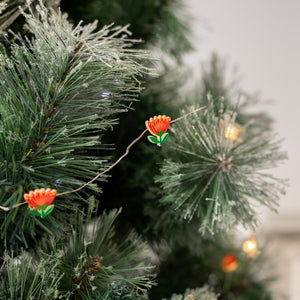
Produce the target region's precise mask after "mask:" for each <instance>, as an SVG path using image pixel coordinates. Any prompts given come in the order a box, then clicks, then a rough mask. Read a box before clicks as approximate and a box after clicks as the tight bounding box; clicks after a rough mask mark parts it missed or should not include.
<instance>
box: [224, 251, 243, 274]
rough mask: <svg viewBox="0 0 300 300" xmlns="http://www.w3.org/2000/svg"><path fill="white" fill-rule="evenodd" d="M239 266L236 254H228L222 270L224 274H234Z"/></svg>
mask: <svg viewBox="0 0 300 300" xmlns="http://www.w3.org/2000/svg"><path fill="white" fill-rule="evenodd" d="M238 266H239V264H238V262H237V258H236V256H235V255H234V254H231V253H230V254H227V255H226V256H225V257H224V258H223V260H222V270H223V271H224V272H233V271H235V270H236V269H237V267H238Z"/></svg>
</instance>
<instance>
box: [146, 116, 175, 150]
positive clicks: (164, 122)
mask: <svg viewBox="0 0 300 300" xmlns="http://www.w3.org/2000/svg"><path fill="white" fill-rule="evenodd" d="M170 123H171V118H170V117H167V116H165V115H163V116H161V115H158V116H154V117H153V118H150V119H149V121H148V120H147V121H146V122H145V125H146V127H147V129H148V131H149V132H150V133H151V134H152V136H148V140H149V141H150V142H151V143H154V144H157V145H158V146H161V145H162V144H163V143H165V142H166V141H167V139H168V137H169V133H167V130H168V128H169V126H170Z"/></svg>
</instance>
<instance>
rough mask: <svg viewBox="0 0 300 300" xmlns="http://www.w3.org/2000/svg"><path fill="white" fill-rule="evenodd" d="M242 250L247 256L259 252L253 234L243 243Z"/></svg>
mask: <svg viewBox="0 0 300 300" xmlns="http://www.w3.org/2000/svg"><path fill="white" fill-rule="evenodd" d="M243 251H244V252H245V253H246V254H247V256H248V257H253V256H254V255H255V254H258V253H259V252H258V250H257V242H256V239H255V236H254V235H253V234H252V235H251V236H250V239H249V240H247V241H245V242H244V243H243Z"/></svg>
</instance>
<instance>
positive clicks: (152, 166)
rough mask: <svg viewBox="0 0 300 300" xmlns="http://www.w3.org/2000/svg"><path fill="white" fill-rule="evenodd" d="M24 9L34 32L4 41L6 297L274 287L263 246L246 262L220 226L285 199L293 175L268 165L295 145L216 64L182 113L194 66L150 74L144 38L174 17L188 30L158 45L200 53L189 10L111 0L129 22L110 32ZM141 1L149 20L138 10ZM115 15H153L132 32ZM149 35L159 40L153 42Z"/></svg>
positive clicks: (182, 294) (160, 294)
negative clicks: (260, 260) (186, 79)
mask: <svg viewBox="0 0 300 300" xmlns="http://www.w3.org/2000/svg"><path fill="white" fill-rule="evenodd" d="M92 2H94V1H90V3H92ZM12 3H15V1H14V2H12ZM22 3H23V4H24V7H23V6H22V8H21V12H22V16H23V17H20V18H17V19H16V20H15V22H14V24H17V23H18V22H20V24H22V22H23V20H25V26H23V25H22V26H19V27H20V28H22V30H24V31H22V32H21V33H20V34H19V35H16V34H12V33H10V34H11V38H12V39H10V40H7V41H6V42H5V43H4V47H3V48H2V50H1V66H0V78H1V85H0V89H1V99H0V105H1V117H0V120H1V134H0V154H1V162H0V171H1V173H0V174H1V186H0V202H1V203H0V204H1V212H0V219H1V229H2V232H1V253H2V257H3V260H2V267H1V275H2V276H1V281H0V288H1V289H0V295H1V297H2V298H3V299H145V298H150V299H162V298H165V299H167V298H170V299H185V300H187V299H216V298H217V297H219V298H221V299H232V298H233V297H235V298H237V299H251V297H254V296H253V295H255V297H262V296H263V295H264V296H265V297H270V296H269V294H268V292H267V291H266V288H265V281H263V280H260V278H257V277H256V274H252V273H251V272H249V270H250V267H248V266H250V265H252V264H253V265H254V264H255V259H256V258H257V257H256V255H258V252H256V250H255V249H256V248H253V249H254V250H255V251H254V250H253V249H252V252H251V251H250V252H248V253H247V255H248V256H247V255H246V254H245V255H244V256H243V259H242V260H244V261H246V263H245V264H244V266H246V267H241V266H242V265H243V264H242V263H241V261H242V260H241V259H240V258H239V257H240V256H241V255H238V253H239V250H237V249H236V248H235V246H234V245H233V244H234V243H230V245H226V247H225V246H222V244H223V240H222V239H221V238H220V236H219V235H217V233H219V232H221V233H222V232H224V230H228V229H230V228H231V227H232V225H235V224H243V225H245V226H251V227H253V226H255V225H256V211H255V210H254V208H253V207H252V204H251V199H252V200H256V201H258V202H260V203H262V204H264V205H266V206H268V207H269V208H272V209H273V208H275V206H276V203H277V202H276V199H278V195H279V193H280V192H281V191H282V190H281V189H280V186H279V183H280V181H279V180H277V179H275V178H273V177H272V176H271V175H269V174H266V173H265V172H264V171H263V170H265V169H268V168H269V167H272V166H273V165H276V164H277V163H278V162H280V161H281V160H282V159H284V157H285V155H284V153H282V152H281V151H280V147H279V143H278V142H277V141H276V139H275V140H274V138H273V136H272V134H271V130H270V122H269V118H268V117H265V116H261V115H250V114H248V113H247V112H246V108H245V106H243V105H242V106H239V107H236V106H235V105H233V104H232V98H234V97H235V95H234V92H232V93H229V89H228V88H227V87H226V86H222V85H223V83H222V80H219V81H218V80H217V82H216V81H214V80H211V79H215V78H216V76H215V75H216V74H217V75H218V76H219V78H222V72H220V70H219V69H218V68H215V69H213V68H212V73H211V74H210V73H209V72H206V73H205V74H204V79H203V86H202V91H203V93H200V94H199V95H197V96H196V97H195V96H190V97H189V98H193V100H189V101H187V104H185V105H184V108H183V110H182V111H181V113H179V112H178V111H179V110H178V107H179V106H180V105H181V104H180V103H179V102H177V103H176V98H179V96H178V95H177V96H176V94H178V93H177V91H178V90H177V88H178V86H179V84H178V83H179V82H182V80H181V78H180V76H177V77H176V76H175V77H174V73H175V72H173V74H168V72H167V71H168V70H169V69H170V66H167V67H166V68H164V69H163V70H162V71H161V75H159V77H157V78H151V76H153V75H152V73H154V72H153V71H152V70H153V68H152V70H151V69H150V67H151V66H153V60H152V59H150V58H149V52H148V51H145V50H143V49H141V48H145V46H146V47H150V46H149V45H152V46H151V47H153V44H155V42H154V41H156V40H157V41H159V33H160V34H162V33H163V34H166V32H169V30H170V29H172V28H171V27H170V26H168V25H167V24H170V22H171V21H172V20H173V23H172V24H176V26H177V27H176V28H179V29H180V30H178V31H177V32H176V31H173V29H172V30H171V31H170V32H173V34H170V35H168V38H166V39H165V40H164V41H163V42H161V43H156V44H157V45H158V46H159V47H162V45H164V42H166V41H170V40H171V41H172V43H169V42H168V44H169V46H170V48H167V49H166V53H168V54H171V56H172V57H173V58H175V60H174V61H175V62H176V64H178V65H179V64H180V63H181V56H182V54H183V52H184V51H185V50H187V49H190V48H191V47H190V44H189V43H188V41H187V40H186V39H185V37H184V36H185V31H186V30H187V27H186V26H184V25H182V23H180V21H179V19H177V18H176V14H175V12H176V7H177V9H178V6H177V4H176V3H173V2H169V1H157V2H152V1H149V2H145V3H144V4H141V2H140V1H137V2H134V1H133V2H132V3H131V2H130V1H128V2H126V1H121V2H120V1H116V2H113V1H109V2H107V3H106V2H103V3H102V5H103V6H102V9H101V11H103V13H104V12H107V10H106V9H109V14H108V13H106V17H107V18H108V17H109V18H108V19H107V18H106V19H105V18H104V17H103V18H101V15H99V18H100V20H101V19H103V20H104V22H108V21H112V20H113V21H114V22H115V23H116V24H121V25H125V26H123V27H122V26H120V27H118V26H117V27H114V26H112V25H105V24H102V25H104V27H102V26H99V27H98V29H97V23H92V24H88V25H82V24H79V25H75V26H74V27H73V26H72V25H71V24H70V23H69V21H68V20H67V18H66V16H65V15H63V14H62V13H61V12H60V10H59V9H57V12H55V10H53V9H50V10H49V9H48V8H47V7H46V6H45V5H44V4H43V2H42V1H39V2H38V5H36V4H37V3H36V2H34V3H32V4H31V5H30V4H28V3H27V4H26V5H25V3H24V2H22ZM114 3H115V4H114ZM75 4H76V3H75V2H74V6H73V7H72V9H73V10H75V12H76V11H77V12H78V10H79V11H80V7H79V6H80V5H79V6H76V5H75ZM145 4H147V5H145ZM90 5H91V6H92V4H90ZM126 5H133V7H134V8H135V10H133V11H132V14H131V13H130V11H128V10H127V11H126V7H127V6H126ZM153 5H154V6H153ZM3 7H4V12H5V9H9V8H10V5H8V6H7V7H5V6H3ZM52 7H54V8H55V9H56V5H53V6H52ZM88 7H89V5H86V7H85V9H86V8H88ZM105 7H106V9H104V8H105ZM63 8H64V9H67V5H66V2H63ZM113 8H116V10H113ZM154 8H155V9H154ZM143 10H145V12H147V13H146V14H145V16H147V17H145V18H144V19H143V18H141V19H138V16H139V15H140V12H141V11H143ZM101 11H100V13H101ZM120 11H122V12H123V14H120ZM95 12H96V10H95ZM95 12H92V14H94V13H95ZM125 12H126V14H125ZM158 12H159V13H158ZM10 15H11V14H10V13H8V14H7V15H6V16H7V17H9V16H10ZM70 15H71V17H73V19H74V23H75V24H76V23H77V22H76V13H73V14H72V13H71V14H70ZM117 15H120V16H125V15H126V16H127V17H126V18H125V19H126V20H128V17H131V19H132V20H135V21H139V22H142V23H143V26H140V23H139V22H137V24H139V26H136V27H134V28H133V30H132V31H133V32H134V34H135V36H134V39H132V38H131V39H129V38H128V35H130V32H129V30H128V26H126V24H122V21H121V20H120V22H119V20H118V19H117V17H116V16H117ZM83 16H84V15H83ZM154 16H155V17H154ZM22 18H24V19H22ZM92 18H94V16H93V17H92ZM4 19H5V18H3V20H4ZM87 19H88V18H87ZM129 19H130V18H129ZM161 20H164V22H162V21H161ZM126 22H127V21H126ZM132 23H133V26H134V24H135V22H132ZM148 23H149V24H151V30H149V31H148V32H147V30H146V29H147V28H148V27H147V26H146V25H147V24H148ZM6 24H7V23H6ZM149 24H148V25H149ZM3 28H4V27H3ZM139 28H140V29H141V31H142V32H139V30H138V29H139ZM162 28H164V30H162ZM6 29H7V27H5V30H6ZM140 37H142V38H144V39H146V40H147V39H148V43H145V44H144V45H143V46H142V47H141V46H140V45H142V44H141V43H139V41H138V40H137V39H138V38H140ZM177 41H182V44H181V45H182V47H179V48H178V49H177V48H176V47H173V46H174V44H176V45H177ZM135 45H139V46H135ZM172 45H173V46H172ZM216 61H217V59H216V57H215V56H214V57H213V59H212V66H213V67H214V66H216ZM214 63H215V65H214ZM178 65H177V67H178ZM174 78H175V79H176V80H174V82H172V79H174ZM145 80H146V83H143V81H145ZM143 87H145V90H144V91H143V93H142V94H140V93H141V90H142V88H143ZM220 91H221V92H220ZM208 92H209V93H208ZM173 96H174V97H173ZM175 96H176V97H175ZM139 98H140V100H141V102H140V103H141V105H137V104H134V103H135V102H136V100H138V99H139ZM171 99H172V102H170V100H171ZM249 99H250V97H246V100H247V101H248V100H249ZM173 102H174V103H173ZM181 106H183V105H181ZM132 108H134V110H133V109H132ZM128 110H131V111H130V112H126V111H128ZM124 112H126V113H125V114H124V116H125V118H124V119H123V120H121V121H120V125H119V126H118V127H115V129H114V131H115V132H116V134H112V133H111V131H110V130H111V129H112V128H113V127H114V126H115V125H116V124H117V123H118V117H119V115H120V113H124ZM126 115H127V117H126ZM262 128H263V130H262ZM125 133H126V134H125ZM123 134H124V136H123ZM146 135H148V136H149V137H148V140H147V138H146ZM149 141H150V142H151V143H154V144H151V143H149ZM112 143H113V144H114V145H115V147H116V151H115V156H114V155H113V153H112V151H111V149H112V145H111V144H112ZM155 144H156V145H155ZM157 146H159V147H157ZM122 149H125V150H122ZM129 152H130V153H129ZM125 157H126V158H125ZM119 163H120V167H119V168H117V167H116V166H117V165H118V164H119ZM159 169H160V170H159ZM111 171H112V172H111ZM105 182H107V183H105ZM102 189H103V191H102ZM249 199H250V200H249ZM24 200H25V201H24ZM121 207H122V210H121ZM222 234H223V235H224V233H222ZM214 235H215V236H214ZM253 244H254V242H253V239H252V244H251V245H252V246H253ZM248 248H249V247H248ZM248 248H247V249H248ZM240 249H241V248H240ZM197 251H198V252H199V251H200V253H201V254H200V255H199V253H197ZM249 253H250V254H249ZM252 254H253V255H252ZM249 255H250V256H249ZM252 256H253V257H254V258H255V259H254V258H253V259H252ZM208 261H209V262H213V263H212V264H209V263H207V262H208ZM174 262H176V263H178V264H176V263H174ZM183 265H184V267H183ZM154 266H156V269H155V268H154ZM174 266H176V268H177V270H178V271H177V272H176V270H173V267H174ZM204 266H205V267H204ZM174 271H175V272H176V274H178V276H175V273H174ZM234 272H236V273H234ZM229 273H230V274H232V275H230V276H228V274H229ZM155 274H158V275H157V278H156V279H155V278H154V275H155ZM200 274H201V280H198V277H197V276H198V275H200ZM199 278H200V277H199ZM156 284H157V287H153V286H154V285H156ZM207 284H208V285H210V287H209V288H208V287H207ZM222 284H223V288H221V286H222ZM238 297H240V298H238Z"/></svg>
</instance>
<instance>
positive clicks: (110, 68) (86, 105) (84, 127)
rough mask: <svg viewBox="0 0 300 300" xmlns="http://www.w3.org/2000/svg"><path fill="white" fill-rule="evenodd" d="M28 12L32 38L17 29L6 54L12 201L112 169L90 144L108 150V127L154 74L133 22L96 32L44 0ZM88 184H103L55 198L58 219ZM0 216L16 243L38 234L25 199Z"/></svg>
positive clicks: (4, 118)
mask: <svg viewBox="0 0 300 300" xmlns="http://www.w3.org/2000/svg"><path fill="white" fill-rule="evenodd" d="M29 11H30V13H29V14H27V13H23V14H24V16H25V18H26V21H27V28H28V30H29V32H30V37H25V38H24V39H22V38H21V37H17V36H16V38H17V39H18V43H15V44H12V49H11V53H10V56H9V55H7V54H6V53H5V52H2V53H0V61H1V65H0V94H1V99H0V111H1V115H0V116H1V117H0V203H1V205H5V206H10V205H14V204H17V203H20V202H23V199H22V194H23V193H24V192H28V191H29V190H31V189H35V188H41V187H45V188H48V187H49V188H55V189H57V190H58V193H59V192H64V191H69V190H73V189H75V188H78V187H79V186H81V185H83V184H84V183H85V182H88V181H89V180H90V179H91V178H93V177H94V176H95V175H96V174H97V173H99V172H100V171H102V170H104V169H105V168H107V167H108V166H109V163H108V160H109V157H107V156H105V155H102V156H101V157H94V156H92V155H91V154H90V153H91V150H93V151H94V150H97V149H98V150H104V149H108V146H107V145H103V144H102V141H101V136H102V134H103V132H104V131H106V130H108V129H110V128H112V126H113V125H115V124H117V121H118V120H117V118H116V114H117V113H120V112H123V111H126V109H127V106H129V105H130V103H131V101H135V100H136V96H137V95H138V94H139V92H140V90H141V83H140V81H139V78H142V77H143V76H144V75H145V74H148V73H149V70H148V68H147V67H145V66H144V65H145V64H146V61H147V60H148V54H147V53H146V52H145V51H142V50H133V49H130V46H131V45H132V44H133V43H135V42H136V41H134V40H129V39H127V35H128V34H129V32H128V30H127V26H125V27H123V28H121V27H112V26H105V27H104V28H103V29H101V30H100V31H95V29H96V26H97V24H96V22H94V23H93V24H88V25H86V26H82V25H81V24H79V25H78V26H76V27H75V28H73V27H72V25H71V24H70V23H68V21H67V20H66V16H65V15H62V14H61V13H60V12H59V13H58V14H56V13H55V12H54V11H51V12H49V11H48V10H47V9H46V8H45V7H44V6H43V4H42V2H41V1H40V4H39V5H38V6H37V7H36V9H33V8H29ZM106 153H107V152H106ZM106 155H107V154H106ZM106 178H107V175H104V176H101V177H100V178H99V180H100V181H105V180H106ZM86 190H90V191H93V192H96V193H99V192H100V191H101V189H100V188H99V187H97V185H96V184H91V185H89V186H87V188H86V189H85V191H82V193H81V194H80V195H79V194H77V195H71V196H70V195H69V196H65V197H64V198H63V199H56V200H55V207H56V209H55V211H54V212H53V214H52V219H53V220H54V219H56V221H57V222H55V221H53V222H52V223H59V220H65V219H67V218H68V216H67V214H68V213H70V211H74V210H76V209H77V207H78V205H81V204H84V202H85V200H83V198H82V195H85V193H86V192H87V191H86ZM0 218H1V223H2V226H1V231H2V238H5V236H6V235H7V236H9V237H10V238H11V241H10V242H13V240H15V238H17V239H20V240H21V241H22V242H24V243H26V241H25V239H24V237H25V236H26V235H28V234H29V233H30V232H31V233H30V235H32V236H35V235H36V234H38V232H37V231H36V229H35V227H34V226H35V224H36V223H37V221H35V218H34V217H30V216H29V214H28V213H27V207H26V205H24V206H22V207H19V208H17V209H14V210H11V211H10V212H8V213H3V212H0ZM47 218H48V217H47ZM47 218H45V220H46V219H47ZM39 222H41V223H40V224H41V226H39V227H40V228H42V227H43V228H44V227H45V226H46V227H48V230H50V231H53V230H55V228H54V227H53V226H51V222H49V221H47V220H46V221H39ZM42 224H43V225H42ZM44 225H45V226H44ZM8 231H9V234H7V232H8Z"/></svg>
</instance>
